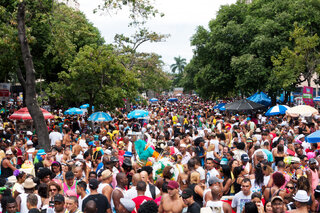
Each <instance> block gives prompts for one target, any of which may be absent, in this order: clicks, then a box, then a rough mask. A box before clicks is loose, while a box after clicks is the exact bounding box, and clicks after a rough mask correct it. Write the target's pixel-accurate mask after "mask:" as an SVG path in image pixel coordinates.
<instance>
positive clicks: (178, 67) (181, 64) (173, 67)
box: [170, 56, 187, 74]
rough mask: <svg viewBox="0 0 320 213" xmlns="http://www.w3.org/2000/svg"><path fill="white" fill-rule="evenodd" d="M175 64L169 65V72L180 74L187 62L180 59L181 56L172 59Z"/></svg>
mask: <svg viewBox="0 0 320 213" xmlns="http://www.w3.org/2000/svg"><path fill="white" fill-rule="evenodd" d="M174 60H175V63H174V64H171V65H170V68H171V71H172V72H173V73H175V72H176V71H178V74H180V73H182V72H183V70H184V68H185V66H186V64H187V62H186V59H185V58H181V56H179V57H174Z"/></svg>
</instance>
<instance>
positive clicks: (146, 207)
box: [138, 200, 158, 213]
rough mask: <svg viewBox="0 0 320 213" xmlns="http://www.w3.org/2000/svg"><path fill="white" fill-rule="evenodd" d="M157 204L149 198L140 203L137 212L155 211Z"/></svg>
mask: <svg viewBox="0 0 320 213" xmlns="http://www.w3.org/2000/svg"><path fill="white" fill-rule="evenodd" d="M157 212H158V205H157V204H156V203H155V202H154V201H153V200H149V201H146V202H144V203H143V204H141V206H140V208H139V210H138V213H157Z"/></svg>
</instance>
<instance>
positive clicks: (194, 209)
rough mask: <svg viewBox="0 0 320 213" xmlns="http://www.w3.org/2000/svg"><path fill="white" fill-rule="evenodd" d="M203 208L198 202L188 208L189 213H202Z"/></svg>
mask: <svg viewBox="0 0 320 213" xmlns="http://www.w3.org/2000/svg"><path fill="white" fill-rule="evenodd" d="M200 209H201V207H200V206H199V204H198V203H197V202H193V204H191V206H188V209H187V213H200Z"/></svg>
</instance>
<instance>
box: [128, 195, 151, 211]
mask: <svg viewBox="0 0 320 213" xmlns="http://www.w3.org/2000/svg"><path fill="white" fill-rule="evenodd" d="M132 200H133V202H134V203H135V204H136V209H135V210H136V211H135V210H133V211H132V212H131V213H136V212H138V210H139V208H140V205H141V204H142V203H143V202H145V201H148V200H153V199H152V198H150V197H147V196H138V197H135V198H133V199H132Z"/></svg>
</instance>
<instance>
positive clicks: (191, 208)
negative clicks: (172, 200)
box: [181, 188, 201, 213]
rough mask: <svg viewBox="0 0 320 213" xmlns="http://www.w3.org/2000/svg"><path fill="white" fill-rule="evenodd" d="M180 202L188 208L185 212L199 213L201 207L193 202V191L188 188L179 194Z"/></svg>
mask: <svg viewBox="0 0 320 213" xmlns="http://www.w3.org/2000/svg"><path fill="white" fill-rule="evenodd" d="M181 197H182V200H183V202H184V204H186V205H187V206H188V209H187V212H188V213H189V212H190V213H199V212H200V209H201V207H200V206H199V204H198V203H197V202H195V201H194V199H193V191H192V189H190V188H186V189H185V190H183V191H182V194H181Z"/></svg>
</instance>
